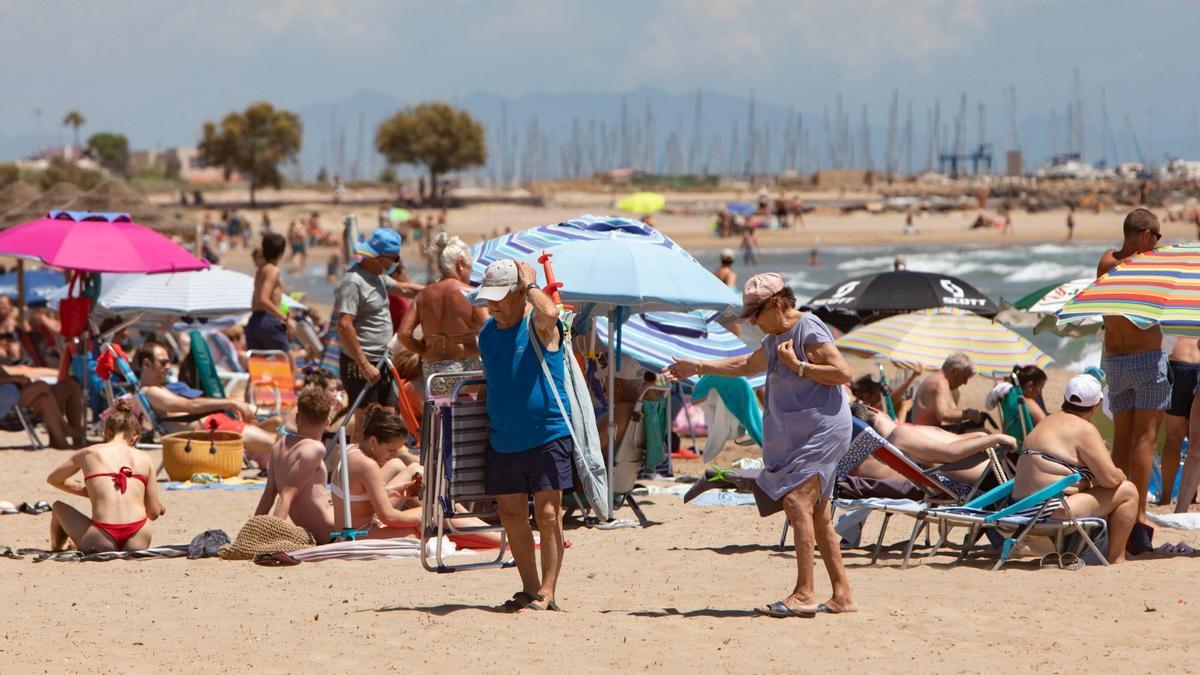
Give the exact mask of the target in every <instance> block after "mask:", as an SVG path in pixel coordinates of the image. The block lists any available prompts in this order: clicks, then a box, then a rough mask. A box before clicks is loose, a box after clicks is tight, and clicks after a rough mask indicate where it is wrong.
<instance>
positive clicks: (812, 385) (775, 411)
mask: <svg viewBox="0 0 1200 675" xmlns="http://www.w3.org/2000/svg"><path fill="white" fill-rule="evenodd" d="M784 340H791V341H792V344H793V347H794V348H795V350H796V354H797V355H798V356H800V358H804V356H803V354H804V349H803V348H804V347H805V346H813V345H817V344H821V343H825V342H833V335H831V334H830V333H829V329H828V328H826V327H825V324H824V323H822V322H821V320H820V319H818V318H817V317H815V316H813V315H811V314H804V315H802V316H801V317H800V320H799V321H797V322H796V325H795V326H792V328H791V329H790V330H788V331H787V332H785V333H782V334H780V335H768V336H766V337H764V338H763V341H762V349H763V352H764V353H765V354H766V356H767V396H766V399H767V406H766V410H765V411H764V414H763V472H762V473H761V474H759V476H758V486H759V487H761V488H762V489H763V491H764V492H766V493H767V495H768V496H769V497H771V498H772V499H782V498H783V497H784V495H786V494H787V493H789V492H791V491H792V490H794V489H796V488H797V487H799V486H800V485H801V484H803V483H804V482H805V481H807V480H808V479H809V478H811V477H813V476H819V477H820V479H821V494H822V495H824V496H825V497H826V498H829V497H832V496H833V487H834V481H835V480H836V473H837V464H838V460H840V459H841V458H842V455H845V454H846V451H847V450H848V449H849V448H850V432H851V428H852V427H851V422H850V406H848V405H846V400H845V396H844V395H843V393H842V388H841V387H839V386H833V385H828V384H820V383H818V382H815V381H813V380H810V379H807V378H802V377H800V376H799V375H797V374H796V371H794V370H792V369H791V368H789V367H788V366H787V365H786V364H784V363H783V362H782V361H781V360H780V359H779V355H778V353H777V352H776V350H777V349H778V347H779V345H780V344H782V343H783V341H784Z"/></svg>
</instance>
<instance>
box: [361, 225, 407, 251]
mask: <svg viewBox="0 0 1200 675" xmlns="http://www.w3.org/2000/svg"><path fill="white" fill-rule="evenodd" d="M400 242H401V240H400V233H399V232H397V231H395V230H392V229H389V228H386V227H381V228H379V229H377V230H375V231H374V232H372V233H371V238H370V239H368V240H366V241H360V242H358V243H357V244H355V245H354V252H355V253H357V254H359V255H364V256H367V257H368V258H378V257H379V256H381V255H394V256H396V257H399V256H400Z"/></svg>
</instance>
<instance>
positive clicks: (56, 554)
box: [17, 544, 188, 562]
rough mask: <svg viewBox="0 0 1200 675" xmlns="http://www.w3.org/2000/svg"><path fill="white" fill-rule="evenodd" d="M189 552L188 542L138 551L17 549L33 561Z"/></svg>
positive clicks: (172, 555) (96, 559)
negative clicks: (92, 551)
mask: <svg viewBox="0 0 1200 675" xmlns="http://www.w3.org/2000/svg"><path fill="white" fill-rule="evenodd" d="M187 554H188V545H187V544H167V545H164V546H151V547H150V548H145V549H139V550H137V551H103V552H100V553H83V552H81V551H46V550H43V549H40V548H20V549H17V557H18V558H20V557H23V556H27V555H32V556H33V562H45V561H47V560H53V561H54V562H108V561H110V560H149V559H152V558H184V557H187Z"/></svg>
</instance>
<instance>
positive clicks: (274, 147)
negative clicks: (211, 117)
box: [197, 101, 303, 206]
mask: <svg viewBox="0 0 1200 675" xmlns="http://www.w3.org/2000/svg"><path fill="white" fill-rule="evenodd" d="M302 129H303V126H302V124H301V123H300V117H299V116H298V115H296V113H294V112H291V111H288V110H282V109H281V110H276V109H275V107H274V106H272V105H271V104H270V103H267V102H266V101H261V102H259V103H255V104H253V105H251V106H250V107H248V108H246V110H245V111H244V112H240V113H239V112H232V113H229V114H228V115H226V116H225V119H223V120H221V125H220V126H219V127H218V126H217V125H216V124H215V123H213V122H205V123H204V137H203V139H201V141H200V145H199V146H198V148H197V149H198V150H199V151H200V159H201V160H202V161H203V162H204V163H205V164H206V165H208V166H215V167H220V168H221V169H223V170H224V172H225V178H226V180H228V179H229V177H230V176H232V175H233V173H234V172H238V173H240V174H242V176H243V177H245V178H246V180H248V181H250V205H251V206H254V205H255V201H254V193H255V191H256V190H258V189H259V188H261V187H264V186H271V187H279V186H280V185H282V184H283V175H282V174H281V173H279V164H280V163H282V162H285V161H295V159H296V154H297V153H298V152H300V136H301V131H302Z"/></svg>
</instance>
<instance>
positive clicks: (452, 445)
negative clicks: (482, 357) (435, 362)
mask: <svg viewBox="0 0 1200 675" xmlns="http://www.w3.org/2000/svg"><path fill="white" fill-rule="evenodd" d="M462 375H463V373H445V374H436V375H433V376H431V377H430V378H429V380H430V382H432V381H433V380H435V379H437V378H441V377H447V378H449V377H462ZM470 375H471V378H469V379H466V380H463V381H461V382H458V383H457V384H456V385H455V386H454V388H453V390H452V391H451V395H450V397H449V398H437V399H431V400H428V401H426V402H425V409H424V413H423V417H424V419H423V420H422V425H421V428H422V430H423V433H422V437H421V466H423V467H424V468H425V475H424V483H423V485H422V488H421V565H422V566H423V567H424V568H425V569H426V570H428V571H430V572H455V571H459V570H474V569H486V568H490V567H502V566H506V565H508V564H511V563H509V562H506V561H505V554H506V549H505V546H504V539H503V537H504V528H503V527H502V526H500V525H499V524H497V525H489V526H480V527H471V528H460V527H456V526H455V525H454V524H453V523H452V522H451V521H452V519H454V518H458V517H463V516H474V517H477V518H483V519H493V520H496V519H498V517H499V507H498V506H497V504H496V500H495V498H494V497H492V496H490V495H488V494H486V493H485V490H484V473H483V467H484V462H485V457H486V452H487V444H488V434H489V433H490V432H489V421H488V414H487V403H486V402H484V401H477V400H474V399H471V398H465V399H462V400H460V399H459V393H460V392H461V391H462V389H463V387H467V386H483V385H484V384H485V383H486V381H485V380H484V379H483V373H470ZM456 504H458V505H462V506H463V507H464V508H465V509H466V511H465V512H456V510H455V505H456ZM480 532H499V533H500V536H501V545H500V548H499V552H498V553H497V555H496V557H495V559H493V560H488V561H483V562H471V563H452V562H449V561H448V560H447V556H448V554H449V552H448V551H446V550H445V549H444V542H445V541H446V535H451V534H474V533H480Z"/></svg>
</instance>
